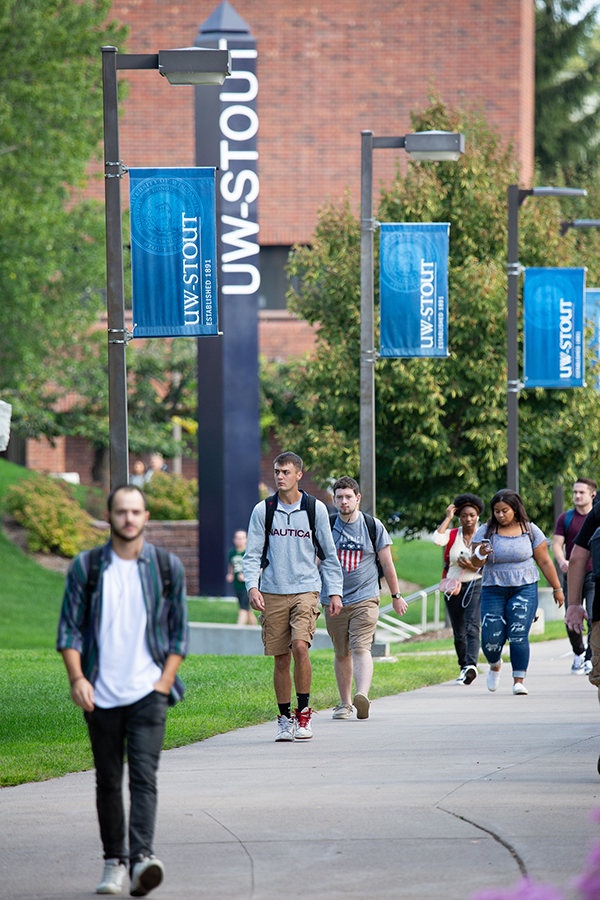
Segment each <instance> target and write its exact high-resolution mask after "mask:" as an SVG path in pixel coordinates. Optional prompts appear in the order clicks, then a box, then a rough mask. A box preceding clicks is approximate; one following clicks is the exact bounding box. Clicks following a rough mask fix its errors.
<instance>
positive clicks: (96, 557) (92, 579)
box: [85, 547, 102, 603]
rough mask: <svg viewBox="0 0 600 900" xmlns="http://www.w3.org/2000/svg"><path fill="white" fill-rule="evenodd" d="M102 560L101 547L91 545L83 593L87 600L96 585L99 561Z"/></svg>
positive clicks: (88, 600)
mask: <svg viewBox="0 0 600 900" xmlns="http://www.w3.org/2000/svg"><path fill="white" fill-rule="evenodd" d="M101 562H102V547H93V548H92V549H91V550H90V551H89V553H88V563H89V567H88V576H87V581H86V583H85V594H86V599H87V602H88V603H89V602H90V600H91V599H92V594H93V593H94V591H95V590H96V587H97V585H98V577H99V575H100V563H101Z"/></svg>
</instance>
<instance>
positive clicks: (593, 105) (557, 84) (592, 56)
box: [535, 0, 600, 178]
mask: <svg viewBox="0 0 600 900" xmlns="http://www.w3.org/2000/svg"><path fill="white" fill-rule="evenodd" d="M581 6H582V0H537V3H536V19H535V22H536V40H535V155H536V158H537V160H538V163H539V166H540V169H541V173H542V175H543V176H544V177H545V178H551V177H553V176H554V175H555V174H556V171H557V168H558V167H562V168H563V169H565V170H569V171H571V170H578V169H580V168H581V166H585V164H586V163H590V162H594V161H595V160H596V159H597V158H598V154H599V152H600V144H599V134H598V112H599V110H600V41H599V35H598V25H597V22H596V18H597V14H598V10H599V9H600V4H598V3H596V4H594V5H593V6H592V7H590V8H589V9H588V11H587V12H586V13H585V15H583V16H581V18H579V19H577V20H576V19H575V16H576V14H577V13H578V12H579V10H580V7H581Z"/></svg>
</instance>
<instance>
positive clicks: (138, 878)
mask: <svg viewBox="0 0 600 900" xmlns="http://www.w3.org/2000/svg"><path fill="white" fill-rule="evenodd" d="M164 876H165V867H164V866H163V864H162V863H161V861H160V859H157V858H156V857H155V856H144V857H143V858H142V859H140V860H139V862H136V863H134V865H133V869H132V870H131V885H130V886H129V893H130V894H131V896H132V897H145V896H146V894H149V893H150V891H152V890H154V888H155V887H158V885H159V884H160V883H161V881H162V880H163V878H164Z"/></svg>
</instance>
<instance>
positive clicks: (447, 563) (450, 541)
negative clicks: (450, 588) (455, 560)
mask: <svg viewBox="0 0 600 900" xmlns="http://www.w3.org/2000/svg"><path fill="white" fill-rule="evenodd" d="M457 537H458V528H451V529H450V537H449V538H448V543H447V544H446V546H445V548H444V570H443V573H444V578H446V576H447V575H448V569H449V568H450V550H451V549H452V545H453V543H454V541H455V540H456V538H457Z"/></svg>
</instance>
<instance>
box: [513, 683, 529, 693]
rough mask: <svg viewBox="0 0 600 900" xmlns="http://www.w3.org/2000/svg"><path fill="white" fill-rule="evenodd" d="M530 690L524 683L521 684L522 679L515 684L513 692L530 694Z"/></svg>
mask: <svg viewBox="0 0 600 900" xmlns="http://www.w3.org/2000/svg"><path fill="white" fill-rule="evenodd" d="M528 693H529V691H528V690H527V688H526V687H525V685H524V684H521V682H520V681H517V683H516V684H513V694H517V695H518V694H528Z"/></svg>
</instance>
